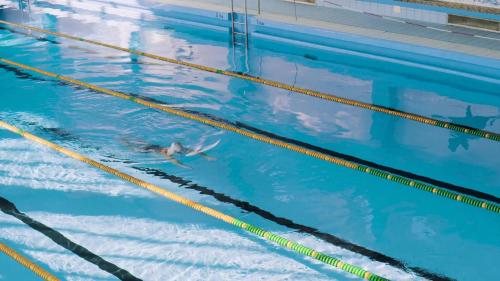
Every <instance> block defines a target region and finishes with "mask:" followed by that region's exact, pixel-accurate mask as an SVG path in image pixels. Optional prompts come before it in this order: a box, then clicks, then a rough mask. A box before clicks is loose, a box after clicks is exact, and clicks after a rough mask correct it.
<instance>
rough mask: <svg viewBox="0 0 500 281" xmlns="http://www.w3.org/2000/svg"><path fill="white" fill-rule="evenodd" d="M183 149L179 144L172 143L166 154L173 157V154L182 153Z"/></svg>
mask: <svg viewBox="0 0 500 281" xmlns="http://www.w3.org/2000/svg"><path fill="white" fill-rule="evenodd" d="M183 149H184V147H183V146H182V144H181V143H180V142H173V143H172V144H170V147H169V148H168V153H169V154H170V155H173V154H175V153H179V152H182V150H183Z"/></svg>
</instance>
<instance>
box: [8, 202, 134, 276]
mask: <svg viewBox="0 0 500 281" xmlns="http://www.w3.org/2000/svg"><path fill="white" fill-rule="evenodd" d="M0 209H1V210H2V212H4V213H5V214H7V215H10V216H13V217H15V218H16V219H18V220H20V221H21V222H23V223H24V224H26V225H27V226H29V227H31V228H32V229H34V230H36V231H38V232H40V233H41V234H43V235H44V236H46V237H47V238H49V239H50V240H52V241H54V242H55V243H56V244H58V245H59V246H61V247H63V248H65V249H67V250H69V251H71V252H73V253H74V254H75V255H77V256H79V257H80V258H82V259H84V260H86V261H88V262H90V263H92V264H95V265H96V266H98V267H99V268H100V269H102V270H104V271H106V272H108V273H109V274H112V275H114V276H115V277H116V278H118V279H120V280H124V281H141V280H142V279H139V278H137V277H135V276H133V275H132V274H131V273H130V272H128V271H127V270H125V269H122V268H120V267H118V266H117V265H115V264H113V263H111V262H108V261H107V260H105V259H103V258H101V257H100V256H98V255H96V254H94V253H92V252H91V251H89V250H88V249H86V248H84V247H82V246H80V245H78V244H76V243H75V242H73V241H71V240H70V239H68V238H67V237H65V236H64V235H62V234H61V233H60V232H58V231H57V230H55V229H53V228H50V227H48V226H46V225H44V224H43V223H41V222H39V221H36V220H34V219H32V218H31V217H29V216H28V215H26V214H25V213H23V212H21V211H19V210H18V209H17V207H16V205H14V203H12V202H10V201H9V200H7V199H5V198H4V197H2V196H0Z"/></svg>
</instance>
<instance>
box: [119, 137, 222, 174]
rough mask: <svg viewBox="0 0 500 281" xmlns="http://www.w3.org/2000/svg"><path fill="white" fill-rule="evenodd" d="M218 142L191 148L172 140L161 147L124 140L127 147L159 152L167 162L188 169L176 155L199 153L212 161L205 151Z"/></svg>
mask: <svg viewBox="0 0 500 281" xmlns="http://www.w3.org/2000/svg"><path fill="white" fill-rule="evenodd" d="M219 143H220V140H218V141H216V142H215V143H213V144H210V145H207V146H202V145H198V146H197V147H196V148H194V149H191V148H189V147H186V146H184V145H183V144H182V143H180V142H172V143H171V144H170V146H167V147H162V146H160V145H157V144H146V143H144V142H135V143H132V142H130V141H127V142H125V144H126V145H127V146H129V147H132V148H133V149H134V150H136V151H139V152H147V153H149V152H154V153H159V154H161V155H163V156H164V157H165V158H166V159H167V161H168V162H170V163H172V164H175V165H177V166H180V167H183V168H188V169H190V167H189V166H187V165H184V164H182V163H181V162H180V161H179V160H177V159H176V158H175V156H176V155H181V156H187V157H192V156H196V155H200V156H201V157H203V158H205V159H207V160H209V161H213V160H216V158H214V157H211V156H209V155H207V154H206V153H205V152H207V151H209V150H211V149H213V148H214V147H216V146H217V145H218V144H219Z"/></svg>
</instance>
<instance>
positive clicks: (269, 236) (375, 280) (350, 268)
mask: <svg viewBox="0 0 500 281" xmlns="http://www.w3.org/2000/svg"><path fill="white" fill-rule="evenodd" d="M0 127H2V128H4V129H7V130H9V131H11V132H13V133H16V134H19V135H21V136H23V137H24V138H26V139H29V140H32V141H34V142H37V143H39V144H42V145H44V146H47V147H49V148H51V149H53V150H55V151H58V152H60V153H62V154H64V155H67V156H69V157H71V158H73V159H76V160H79V161H81V162H84V163H87V164H89V165H91V166H94V167H96V168H98V169H101V170H102V171H105V172H107V173H109V174H112V175H115V176H117V177H119V178H122V179H124V180H126V181H128V182H131V183H133V184H135V185H137V186H139V187H142V188H145V189H147V190H149V191H151V192H153V193H156V194H158V195H160V196H163V197H165V198H167V199H170V200H172V201H174V202H177V203H179V204H182V205H184V206H187V207H190V208H192V209H195V210H196V211H198V212H202V213H204V214H206V215H209V216H211V217H214V218H216V219H218V220H221V221H224V222H226V223H228V224H231V225H234V226H237V227H239V228H242V229H244V230H246V231H248V232H251V233H253V234H256V235H258V236H260V237H263V238H265V239H266V240H269V241H272V242H274V243H276V244H278V245H280V246H282V247H284V248H288V249H291V250H293V251H295V252H297V253H300V254H303V255H306V256H309V257H312V258H314V259H316V260H318V261H321V262H324V263H326V264H329V265H331V266H333V267H336V268H338V269H340V270H343V271H346V272H349V273H351V274H354V275H356V276H358V277H361V278H364V279H366V280H371V281H384V280H388V279H385V278H383V277H380V276H378V275H376V274H373V273H371V272H369V271H366V270H364V269H362V268H360V267H358V266H354V265H351V264H348V263H346V262H343V261H341V260H339V259H336V258H333V257H330V256H328V255H326V254H323V253H321V252H318V251H315V250H313V249H311V248H308V247H306V246H303V245H302V244H299V243H297V242H294V241H291V240H288V239H286V238H283V237H281V236H279V235H276V234H274V233H272V232H269V231H266V230H264V229H262V228H259V227H256V226H253V225H251V224H248V223H246V222H244V221H241V220H239V219H237V218H234V217H231V216H229V215H226V214H224V213H221V212H219V211H217V210H214V209H212V208H209V207H206V206H204V205H202V204H200V203H197V202H194V201H191V200H189V199H187V198H184V197H182V196H180V195H177V194H175V193H173V192H171V191H167V190H165V189H163V188H161V187H159V186H157V185H154V184H152V183H149V182H146V181H143V180H140V179H138V178H136V177H133V176H131V175H128V174H126V173H123V172H120V171H118V170H116V169H113V168H111V167H109V166H106V165H104V164H101V163H99V162H97V161H94V160H92V159H90V158H87V157H85V156H83V155H81V154H78V153H76V152H74V151H71V150H69V149H66V148H64V147H62V146H59V145H57V144H55V143H52V142H49V141H47V140H45V139H42V138H40V137H37V136H35V135H33V134H30V133H28V132H25V131H22V130H21V129H19V128H17V127H14V126H12V125H10V124H8V123H6V122H4V121H0Z"/></svg>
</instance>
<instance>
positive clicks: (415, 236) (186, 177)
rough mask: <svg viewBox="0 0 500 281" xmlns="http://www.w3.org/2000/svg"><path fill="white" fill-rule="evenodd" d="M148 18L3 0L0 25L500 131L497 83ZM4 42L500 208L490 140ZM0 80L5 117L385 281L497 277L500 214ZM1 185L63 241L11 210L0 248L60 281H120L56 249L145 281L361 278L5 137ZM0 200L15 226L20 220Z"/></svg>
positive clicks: (198, 75) (234, 84)
mask: <svg viewBox="0 0 500 281" xmlns="http://www.w3.org/2000/svg"><path fill="white" fill-rule="evenodd" d="M142 4H144V3H136V2H135V1H124V2H123V4H120V5H118V4H116V5H114V7H112V6H113V5H109V4H105V1H87V0H84V1H81V2H80V1H74V2H71V4H68V3H67V2H66V1H37V2H36V3H35V4H34V5H32V7H31V14H30V15H28V14H21V13H20V12H19V11H18V10H16V9H15V7H16V6H17V2H14V1H12V2H11V1H2V2H0V5H5V6H4V7H3V8H2V9H1V10H0V18H1V19H5V20H11V21H19V20H21V19H24V21H25V22H27V23H29V24H31V25H36V26H39V27H43V28H45V29H51V30H56V31H60V32H63V33H68V34H72V35H76V36H83V37H86V38H91V39H96V40H100V41H105V42H109V43H112V44H115V45H120V46H127V47H129V48H139V49H141V50H145V51H148V52H151V53H155V54H160V55H163V56H168V57H176V58H178V59H181V60H186V61H191V62H195V63H198V64H204V65H210V66H213V67H217V68H222V69H232V70H236V71H243V72H247V73H250V74H254V75H258V76H262V77H266V78H268V79H272V80H277V81H282V82H285V83H289V84H293V85H297V86H300V87H305V88H311V89H315V90H320V91H323V92H326V93H334V94H336V95H339V96H343V97H348V98H351V99H356V100H361V101H365V102H371V103H376V104H380V105H384V106H389V107H393V108H397V109H400V110H404V111H408V112H413V113H418V114H422V115H425V116H430V117H434V118H439V119H442V120H447V121H453V122H457V123H460V124H464V125H469V126H473V127H476V128H481V129H485V130H489V131H494V132H499V131H500V120H499V118H500V99H499V97H498V95H495V93H496V94H498V93H500V81H497V83H493V82H491V83H488V84H485V82H484V81H473V80H471V81H468V82H467V85H463V83H460V81H459V80H460V78H459V77H457V78H456V79H448V78H449V76H445V75H442V76H441V75H439V74H434V73H433V74H426V73H425V72H424V71H421V70H419V69H412V68H411V67H408V66H401V65H395V64H390V63H388V62H380V61H374V60H369V59H367V58H363V57H353V56H349V57H348V56H347V55H345V54H341V53H330V54H328V56H326V57H325V53H321V52H316V51H315V50H310V49H309V50H305V49H300V48H297V47H295V46H275V45H271V44H270V43H266V42H256V45H257V46H258V48H253V49H252V50H251V52H250V55H249V56H248V58H247V59H245V58H244V57H242V54H243V52H242V51H241V50H238V49H237V50H233V49H232V47H231V46H230V44H228V39H229V38H228V35H227V34H226V33H224V32H218V31H208V30H206V29H200V28H196V27H192V26H188V25H182V24H179V23H174V22H171V21H169V20H168V19H166V18H163V17H162V16H161V11H157V10H155V9H150V8H146V7H149V6H148V5H146V4H144V6H141V5H142ZM103 5H106V6H107V8H106V9H103V8H102V6H103ZM36 36H37V37H40V35H38V34H37V35H36ZM0 38H1V39H0V56H1V57H4V58H7V59H11V60H14V61H17V62H21V63H24V64H28V65H31V66H34V67H37V68H41V69H44V70H47V71H52V72H56V73H58V74H63V75H68V76H71V77H73V78H76V79H80V80H83V81H85V82H89V83H93V84H97V85H100V86H103V87H107V88H110V89H113V90H118V91H123V92H126V93H133V94H139V95H142V96H146V97H151V98H154V99H156V100H159V101H163V102H166V103H169V104H174V105H176V106H177V107H179V108H183V109H189V110H195V111H199V112H203V113H208V114H212V115H216V116H218V117H220V118H223V119H226V120H229V121H232V122H241V123H244V124H248V125H250V126H253V127H257V128H259V129H263V130H266V131H270V132H273V133H275V134H278V135H281V136H284V137H288V138H293V139H295V140H299V141H303V142H307V143H310V144H313V145H317V146H321V147H323V148H327V149H331V150H334V151H337V152H340V153H344V154H348V155H352V156H355V157H358V158H362V159H365V160H368V161H372V162H375V163H378V164H382V165H385V166H389V167H393V168H396V169H400V170H403V171H409V172H412V173H415V174H419V175H423V176H426V177H430V178H433V179H437V180H441V181H444V182H449V183H452V184H455V185H459V186H464V187H468V188H471V189H475V190H479V191H482V192H485V193H489V194H492V195H494V196H497V197H498V196H500V191H499V190H500V189H499V188H500V169H499V168H498V167H499V165H500V150H499V148H498V144H497V143H495V142H492V141H488V140H485V139H480V138H476V137H472V136H468V135H464V134H460V133H454V132H450V131H448V130H444V129H441V128H435V127H431V126H427V125H424V124H420V123H416V122H411V121H408V120H404V119H400V118H395V117H391V116H387V115H384V114H380V113H374V112H371V111H367V110H362V109H357V108H353V107H349V106H344V105H339V104H335V103H331V102H326V101H323V100H318V99H314V98H311V97H305V96H301V95H297V94H294V93H290V92H287V91H284V90H279V89H275V88H271V87H267V86H263V85H260V84H255V83H251V82H247V81H242V80H238V79H234V78H229V77H225V76H220V75H215V74H210V73H205V72H202V71H198V70H193V69H189V68H185V67H180V66H177V65H172V64H166V63H161V62H158V61H154V60H151V59H146V58H142V57H137V56H133V55H130V54H128V53H124V52H118V51H114V50H110V49H106V48H101V47H96V46H92V45H89V44H84V43H79V42H74V41H68V40H61V39H59V38H54V37H44V38H45V40H40V39H38V40H37V39H36V38H34V37H33V36H29V34H19V33H14V32H12V31H9V30H6V29H2V30H0ZM257 43H259V44H257ZM233 51H234V54H233ZM411 73H417V74H415V75H411ZM0 80H1V81H0V93H1V95H2V102H1V103H0V117H1V119H2V120H5V121H7V122H9V123H12V124H15V125H16V126H19V127H21V128H23V129H25V130H27V131H29V132H32V133H34V134H36V135H39V136H41V137H43V138H46V139H48V140H50V141H53V142H55V143H58V144H60V145H63V146H64V147H67V148H70V149H72V150H75V151H77V152H80V153H82V154H85V155H88V156H90V157H92V158H93V159H95V160H99V161H102V162H105V163H106V164H107V165H110V166H112V167H115V168H118V169H120V170H122V171H125V172H127V173H130V174H132V175H134V176H136V177H139V178H141V179H144V180H147V181H149V182H153V183H155V184H158V185H160V186H162V187H164V188H166V189H168V190H172V191H174V192H176V193H179V194H181V195H183V196H186V197H188V198H190V199H192V200H196V201H199V202H201V203H203V204H205V205H207V206H210V207H213V208H215V209H217V210H220V211H222V212H225V213H227V214H230V215H233V216H236V217H238V218H241V219H243V220H245V221H247V222H249V223H252V224H255V225H258V226H261V227H263V228H266V229H268V230H270V231H274V232H276V233H279V234H282V235H283V236H285V237H287V238H290V239H294V240H296V241H298V242H301V243H303V244H305V245H307V246H310V247H313V248H315V249H317V250H320V251H324V252H325V253H329V254H331V255H333V256H335V257H339V258H341V259H343V260H345V261H347V262H351V263H353V264H356V265H359V266H361V267H363V268H365V269H367V270H371V271H373V272H375V273H377V274H380V275H382V276H384V277H387V278H390V279H393V280H424V279H425V277H428V278H430V279H431V280H450V279H451V280H454V279H455V280H494V279H495V278H496V276H498V269H496V266H497V262H496V261H497V260H498V258H499V257H500V238H499V237H500V224H499V223H500V221H499V218H498V215H496V214H494V213H491V212H486V211H484V210H481V209H479V208H474V207H469V206H467V205H464V204H460V203H457V202H454V201H451V200H446V199H444V198H440V197H436V196H433V195H431V194H428V193H425V192H420V191H417V190H413V189H411V188H408V187H405V186H402V185H399V184H396V183H390V182H388V181H386V180H382V179H379V178H376V177H373V176H370V175H367V174H363V173H359V172H356V171H352V170H349V169H347V168H342V167H339V166H335V165H333V164H329V163H326V162H323V161H320V160H318V159H314V158H311V157H307V156H304V155H300V154H297V153H294V152H290V151H286V150H283V149H281V148H277V147H274V146H270V145H267V144H264V143H260V142H257V141H254V140H250V139H247V138H244V137H242V136H239V135H235V134H232V133H228V132H225V131H221V130H219V129H216V128H212V127H209V126H205V125H202V124H199V123H195V122H193V121H189V120H185V119H182V118H178V117H173V116H170V115H168V114H166V113H163V112H158V111H155V110H152V109H148V108H145V107H142V106H140V105H136V104H134V103H130V102H127V101H124V100H120V99H117V98H113V97H109V96H106V95H102V94H98V93H95V92H92V91H90V90H86V89H81V88H77V87H73V86H69V85H65V84H62V83H60V82H57V81H54V80H52V79H47V78H46V77H44V76H41V75H35V74H32V73H28V72H24V71H21V70H18V69H16V68H11V67H6V66H5V65H0ZM218 140H220V144H219V145H218V146H217V147H215V148H214V149H212V150H210V151H209V152H208V154H209V155H210V156H211V157H214V158H216V160H213V161H209V160H207V159H205V158H203V157H179V158H178V159H179V160H180V161H181V162H182V163H183V164H184V165H186V166H189V168H182V167H180V166H177V165H174V164H172V163H169V162H167V161H165V158H164V157H163V156H161V155H159V154H155V153H144V152H141V151H139V150H140V149H138V148H140V147H141V146H142V144H141V143H145V144H152V145H160V146H169V145H170V144H171V143H172V142H175V141H177V142H181V143H182V144H183V145H185V146H188V147H196V146H197V145H199V144H203V145H208V144H211V143H214V142H216V141H218ZM0 185H1V189H0V196H1V197H2V198H3V199H4V200H8V202H10V203H12V204H15V206H16V207H17V209H18V210H19V211H20V212H22V213H25V214H26V217H29V218H30V219H31V220H32V221H36V222H38V223H42V224H44V225H45V226H47V227H50V228H51V229H53V230H54V231H57V233H60V234H62V235H64V237H65V239H66V240H64V239H63V240H61V239H59V240H58V239H55V240H56V242H59V243H56V242H54V241H53V240H51V239H50V238H49V236H47V231H45V232H43V231H38V230H36V227H33V224H32V225H30V224H28V223H26V220H25V221H24V222H23V221H21V220H19V218H15V216H13V215H12V213H9V212H5V211H4V212H1V213H0V226H1V227H0V241H2V242H4V243H6V244H8V245H9V246H11V247H13V248H14V249H16V250H18V251H19V252H21V253H24V254H25V255H26V256H28V257H30V258H31V259H32V260H35V261H37V263H39V264H41V265H42V266H44V267H45V268H47V269H50V271H51V272H54V273H55V274H56V275H57V276H58V277H61V278H62V279H65V280H114V279H116V277H115V276H113V275H111V274H110V273H109V272H107V271H106V270H103V269H100V268H99V267H98V266H97V265H96V264H93V263H91V262H87V261H85V260H84V259H82V258H81V257H79V256H78V254H77V253H75V252H78V251H76V250H75V249H74V248H71V247H69V248H70V249H73V251H70V250H68V249H65V248H64V247H62V246H61V244H63V245H67V243H68V241H71V242H72V243H74V244H76V245H79V246H81V247H85V248H86V249H88V250H89V251H90V252H92V253H93V254H95V255H96V256H99V257H101V258H102V259H104V260H106V261H107V262H109V263H111V264H113V265H114V266H116V267H119V268H121V269H123V270H126V271H127V272H128V273H129V274H130V275H132V276H135V277H136V278H139V279H143V280H185V279H187V280H230V279H242V280H257V279H262V280H351V278H352V276H350V275H348V274H345V273H342V272H338V271H334V270H332V269H330V268H329V267H328V266H324V265H322V264H319V263H316V262H314V261H312V260H310V259H307V258H304V257H301V256H299V255H296V254H293V253H291V252H288V251H286V250H283V249H280V248H278V247H276V246H274V245H273V244H270V243H267V242H265V241H263V240H261V239H259V238H256V237H254V236H251V235H248V234H246V233H244V232H243V231H240V230H238V229H235V228H233V227H231V226H228V225H225V224H223V223H221V222H219V221H216V220H214V219H212V218H209V217H206V216H205V215H202V214H200V213H197V212H195V211H193V210H191V209H188V208H186V207H183V206H180V205H177V204H175V203H172V202H170V201H168V200H166V199H163V198H159V197H157V196H155V195H153V194H150V193H148V192H146V191H143V190H141V189H140V188H138V187H135V186H133V185H131V184H128V183H126V182H123V181H121V180H119V179H117V178H114V177H112V176H109V175H107V174H105V173H103V172H100V171H98V170H96V169H94V168H91V167H89V166H86V165H85V164H82V163H79V162H77V161H76V160H72V159H69V158H67V157H64V156H61V155H60V154H58V153H56V152H53V151H50V150H48V149H46V148H43V147H41V146H39V145H35V144H33V143H32V142H30V141H28V140H24V139H22V138H20V137H18V136H15V135H13V134H11V133H8V132H6V131H4V130H0ZM0 199H1V198H0ZM2 202H4V203H3V205H2V206H4V207H3V210H6V207H5V206H12V205H9V203H6V202H7V201H2ZM26 217H25V218H26ZM284 219H286V220H284ZM291 221H293V223H291ZM35 225H36V224H35ZM314 229H316V230H314ZM51 233H53V232H51ZM59 238H60V237H59ZM339 239H342V240H343V241H344V242H339ZM65 243H66V244H65ZM74 244H72V245H73V246H74ZM348 245H351V246H348ZM352 245H357V246H362V247H364V248H365V249H364V250H360V249H359V248H356V249H353V246H352ZM349 249H351V250H349ZM368 250H371V251H372V252H371V253H376V254H370V253H367V251H368ZM387 259H391V260H392V261H393V262H388V261H387ZM0 262H1V264H2V265H4V264H6V265H8V266H5V267H4V266H2V267H1V268H0V280H1V279H2V278H3V279H5V280H13V279H18V280H30V279H31V278H33V279H35V277H34V275H31V273H29V272H28V271H27V270H24V269H23V268H22V267H21V266H19V265H16V264H15V263H14V262H12V261H10V260H9V259H7V258H5V257H4V256H2V255H0ZM397 263H403V264H404V265H405V268H406V272H405V271H404V270H403V269H401V268H398V266H397ZM101 265H102V264H101ZM400 267H401V266H400ZM423 272H427V273H423Z"/></svg>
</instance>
